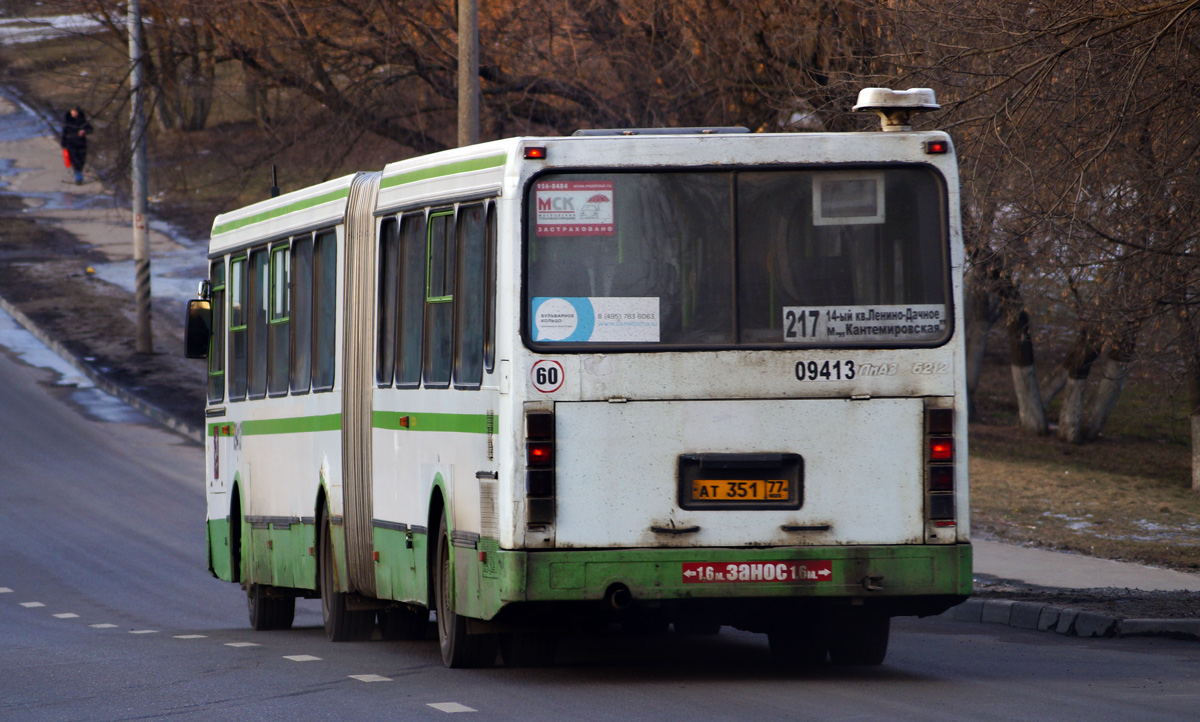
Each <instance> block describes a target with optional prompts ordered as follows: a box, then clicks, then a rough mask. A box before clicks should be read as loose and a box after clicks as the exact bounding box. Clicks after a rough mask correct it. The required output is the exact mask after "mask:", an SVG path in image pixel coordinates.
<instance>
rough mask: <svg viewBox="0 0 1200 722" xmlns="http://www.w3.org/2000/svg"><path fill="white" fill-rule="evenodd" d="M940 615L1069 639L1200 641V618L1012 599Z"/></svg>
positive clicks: (976, 602)
mask: <svg viewBox="0 0 1200 722" xmlns="http://www.w3.org/2000/svg"><path fill="white" fill-rule="evenodd" d="M940 616H942V617H943V618H946V619H952V620H954V621H956V622H980V623H983V624H1004V625H1007V626H1009V627H1017V628H1018V629H1036V630H1037V631H1039V632H1057V633H1058V634H1062V635H1066V636H1069V637H1168V638H1170V639H1182V640H1187V641H1193V642H1198V641H1200V619H1124V618H1122V617H1116V616H1113V615H1111V614H1105V613H1103V612H1090V611H1086V610H1080V609H1073V608H1071V607H1056V606H1054V605H1052V604H1042V603H1040V602H1018V601H1014V600H1012V599H968V600H967V601H965V602H963V603H962V604H959V605H958V606H956V607H951V608H950V609H948V610H946V611H945V612H943V613H942V614H941V615H940Z"/></svg>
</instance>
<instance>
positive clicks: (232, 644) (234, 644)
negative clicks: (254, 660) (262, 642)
mask: <svg viewBox="0 0 1200 722" xmlns="http://www.w3.org/2000/svg"><path fill="white" fill-rule="evenodd" d="M225 646H226V647H257V646H258V644H257V643H256V642H226V643H225Z"/></svg>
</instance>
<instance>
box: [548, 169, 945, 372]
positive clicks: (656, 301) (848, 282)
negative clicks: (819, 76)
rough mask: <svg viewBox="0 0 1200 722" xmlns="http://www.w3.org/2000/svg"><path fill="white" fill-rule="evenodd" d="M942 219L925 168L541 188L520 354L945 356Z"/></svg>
mask: <svg viewBox="0 0 1200 722" xmlns="http://www.w3.org/2000/svg"><path fill="white" fill-rule="evenodd" d="M945 208H946V206H945V190H944V187H943V185H942V183H941V181H940V180H939V178H938V176H936V175H935V174H934V173H933V172H931V171H928V170H925V169H922V168H894V167H889V168H876V169H864V170H849V171H848V170H837V171H824V170H778V171H753V172H729V171H721V172H696V173H693V172H663V173H619V172H613V173H594V174H593V173H588V174H581V173H573V174H553V175H543V176H540V177H539V178H538V179H537V180H536V181H535V182H534V183H533V184H532V185H531V186H530V190H529V195H528V198H527V202H526V216H525V218H526V224H527V228H526V235H525V237H526V239H527V248H526V254H525V262H526V272H527V276H526V277H527V281H528V282H527V283H526V285H525V288H526V294H527V295H526V309H527V314H526V319H525V333H526V339H527V341H528V343H529V344H530V345H531V346H532V347H534V348H539V349H553V350H555V351H565V350H570V349H572V348H576V349H577V350H589V351H591V350H595V349H596V348H597V347H598V346H604V347H613V346H615V347H618V348H620V347H626V346H631V347H643V346H645V345H668V346H758V347H763V346H765V347H770V346H779V347H785V346H809V347H813V346H822V347H827V346H864V345H865V346H929V345H937V344H940V343H942V342H944V341H945V340H946V338H948V336H949V320H948V319H949V288H948V286H947V280H946V279H947V278H948V272H947V262H948V261H947V249H948V239H947V234H946V225H945V224H946V219H945V217H946V211H945Z"/></svg>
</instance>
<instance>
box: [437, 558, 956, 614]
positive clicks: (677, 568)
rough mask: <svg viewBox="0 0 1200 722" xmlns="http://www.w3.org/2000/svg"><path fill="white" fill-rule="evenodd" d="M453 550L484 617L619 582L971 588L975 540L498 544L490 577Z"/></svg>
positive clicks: (667, 593)
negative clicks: (803, 544) (525, 547)
mask: <svg viewBox="0 0 1200 722" xmlns="http://www.w3.org/2000/svg"><path fill="white" fill-rule="evenodd" d="M455 551H456V552H459V554H458V560H457V566H458V571H459V576H458V579H459V583H460V584H459V589H460V590H462V591H465V592H467V593H466V594H462V595H461V596H462V597H464V598H460V599H459V600H457V604H456V607H457V608H458V611H459V613H461V614H465V615H467V616H472V617H477V618H481V619H490V618H492V617H493V616H495V614H496V613H497V612H499V610H500V609H501V608H502V607H503V606H505V605H506V604H510V603H514V602H526V601H528V602H535V601H536V602H543V601H583V600H600V599H603V598H604V595H605V593H606V592H607V591H608V589H609V588H610V587H611V586H612V585H614V584H623V585H625V586H626V587H628V588H629V590H630V592H631V593H632V594H633V598H634V599H637V600H666V599H692V598H694V599H699V598H728V599H734V598H754V597H758V598H762V597H871V598H881V597H893V598H898V597H923V596H934V595H964V596H965V595H969V594H971V591H972V581H971V546H970V545H969V544H959V545H946V546H916V545H913V546H858V547H817V548H803V549H800V548H794V547H790V548H771V549H623V550H587V551H584V550H581V551H544V552H543V551H537V552H520V551H499V552H490V553H489V554H488V555H487V556H491V555H492V554H495V555H496V556H498V562H499V563H498V567H499V574H498V575H496V576H495V577H494V578H492V577H491V576H488V577H485V576H484V574H483V571H484V563H483V560H479V559H478V558H477V555H470V554H469V550H465V549H456V550H455ZM462 552H467V553H465V554H464V553H462ZM464 567H468V568H469V569H464ZM471 567H473V568H471ZM689 572H690V574H689ZM780 579H782V580H783V581H780ZM463 582H466V584H465V585H464V584H463ZM464 586H465V587H466V588H464ZM868 587H872V589H868Z"/></svg>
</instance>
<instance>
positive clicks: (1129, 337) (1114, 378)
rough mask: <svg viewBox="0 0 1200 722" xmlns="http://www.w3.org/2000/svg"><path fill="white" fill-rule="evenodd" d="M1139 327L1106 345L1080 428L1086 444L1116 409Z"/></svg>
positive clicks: (1135, 325)
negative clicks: (1092, 393) (1114, 408)
mask: <svg viewBox="0 0 1200 722" xmlns="http://www.w3.org/2000/svg"><path fill="white" fill-rule="evenodd" d="M1141 327H1142V325H1141V323H1136V324H1129V325H1128V326H1126V327H1125V329H1124V331H1123V334H1122V335H1121V337H1120V338H1118V339H1116V340H1115V341H1113V342H1112V343H1111V344H1109V347H1108V351H1107V352H1106V353H1105V355H1104V362H1103V363H1102V364H1101V366H1100V383H1099V384H1097V386H1096V395H1095V397H1094V398H1093V399H1092V404H1091V406H1090V407H1089V408H1088V411H1087V418H1086V420H1085V421H1084V424H1083V426H1084V433H1085V434H1086V436H1087V438H1088V440H1089V441H1090V440H1092V439H1095V438H1098V437H1099V436H1100V432H1101V431H1102V430H1103V429H1104V425H1105V424H1106V423H1108V416H1109V414H1111V413H1112V410H1113V407H1115V406H1116V405H1117V399H1119V398H1120V397H1121V391H1122V390H1124V388H1125V380H1126V379H1128V378H1129V368H1130V365H1131V364H1132V363H1133V353H1134V349H1135V348H1136V345H1137V336H1138V332H1139V331H1140V330H1141Z"/></svg>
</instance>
